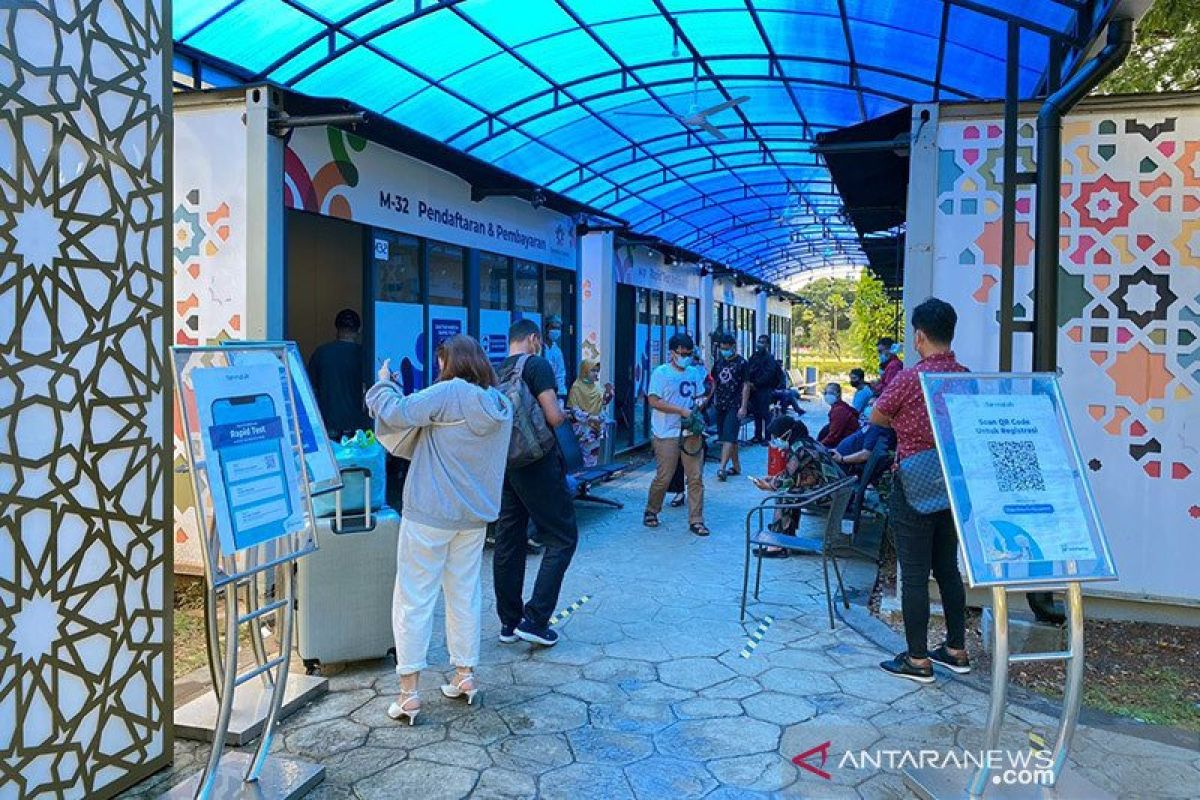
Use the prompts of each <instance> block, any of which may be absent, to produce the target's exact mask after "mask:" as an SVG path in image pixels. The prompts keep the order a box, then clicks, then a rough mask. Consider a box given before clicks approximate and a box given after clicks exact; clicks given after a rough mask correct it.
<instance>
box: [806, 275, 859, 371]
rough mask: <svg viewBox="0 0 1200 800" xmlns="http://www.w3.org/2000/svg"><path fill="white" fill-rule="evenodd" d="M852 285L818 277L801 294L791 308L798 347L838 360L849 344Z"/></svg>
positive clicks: (853, 289) (849, 281)
mask: <svg viewBox="0 0 1200 800" xmlns="http://www.w3.org/2000/svg"><path fill="white" fill-rule="evenodd" d="M855 285H856V284H855V281H853V280H850V279H848V278H821V279H819V280H815V281H813V282H812V283H810V284H808V285H807V286H805V287H804V288H803V289H802V290H801V291H800V297H801V298H802V300H801V303H800V304H798V305H796V306H794V307H793V312H792V322H793V325H794V326H795V329H796V331H797V337H796V338H797V340H798V341H799V343H800V346H801V347H806V348H809V349H811V350H814V351H816V352H817V353H818V354H821V355H830V356H834V357H841V355H842V352H843V350H845V349H846V348H847V347H848V345H849V340H848V338H847V337H848V335H849V330H850V313H849V312H850V308H851V306H852V305H853V303H854V291H855Z"/></svg>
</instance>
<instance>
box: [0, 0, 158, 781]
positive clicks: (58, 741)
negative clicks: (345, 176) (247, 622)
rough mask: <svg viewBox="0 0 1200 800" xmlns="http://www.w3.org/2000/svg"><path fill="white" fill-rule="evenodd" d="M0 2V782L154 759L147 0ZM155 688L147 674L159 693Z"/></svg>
mask: <svg viewBox="0 0 1200 800" xmlns="http://www.w3.org/2000/svg"><path fill="white" fill-rule="evenodd" d="M21 6H22V7H21V8H19V9H15V10H14V9H13V4H10V3H5V4H4V9H5V10H3V11H0V23H3V26H2V28H0V99H2V103H0V507H2V508H3V514H2V515H0V796H4V797H33V796H35V795H36V796H38V797H89V798H90V797H103V796H106V795H109V794H111V793H113V792H114V791H115V790H117V789H119V788H120V787H121V786H122V785H125V784H128V783H129V782H130V781H132V780H134V779H136V778H139V777H141V776H144V775H145V774H147V773H148V772H149V771H152V770H153V769H156V768H158V767H159V766H161V765H162V763H163V762H164V761H165V755H164V748H165V747H168V746H169V736H168V732H167V728H166V725H167V723H168V721H169V720H170V703H169V690H168V689H166V688H165V687H167V685H168V683H169V681H170V677H171V673H170V665H169V662H168V654H167V652H166V641H167V637H166V631H167V626H169V625H170V616H169V614H170V611H169V609H170V606H169V605H168V604H167V602H166V601H167V598H166V596H165V587H166V586H167V585H168V582H167V581H165V580H164V579H165V578H166V572H165V569H166V568H168V565H169V564H170V552H171V550H170V543H169V541H167V540H166V538H165V537H164V530H165V518H164V506H165V503H164V493H165V491H166V483H165V477H166V476H165V464H166V463H168V460H167V459H166V458H165V456H166V452H165V448H164V445H165V442H164V439H165V436H164V417H163V407H164V403H163V355H164V347H163V344H164V342H165V336H164V333H165V322H166V320H165V318H164V313H163V307H164V297H165V296H166V295H165V287H164V273H163V267H164V261H165V259H164V255H165V254H164V247H165V241H164V232H165V230H166V226H165V209H164V170H165V169H166V164H165V163H164V145H165V142H166V138H165V137H166V133H167V130H168V129H169V127H168V126H169V125H170V109H169V102H170V97H169V96H168V95H167V93H166V91H165V87H166V85H167V84H166V72H165V68H166V65H165V64H164V61H163V58H162V55H163V53H162V44H163V41H164V36H166V35H169V34H168V33H167V32H165V30H164V25H165V24H166V18H165V16H164V13H165V12H164V8H163V3H162V2H160V1H159V0H144V2H122V0H100V1H99V2H83V1H82V0H77V1H76V2H71V1H70V0H67V2H56V3H52V4H48V3H43V4H33V3H28V4H21ZM164 692H166V694H164Z"/></svg>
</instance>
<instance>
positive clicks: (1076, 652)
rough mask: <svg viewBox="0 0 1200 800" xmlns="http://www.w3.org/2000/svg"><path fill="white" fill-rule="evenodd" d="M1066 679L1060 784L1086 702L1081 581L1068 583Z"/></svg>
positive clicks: (1058, 748) (1057, 769)
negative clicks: (1083, 702) (1082, 704)
mask: <svg viewBox="0 0 1200 800" xmlns="http://www.w3.org/2000/svg"><path fill="white" fill-rule="evenodd" d="M1067 637H1068V641H1067V652H1068V653H1069V654H1070V655H1069V656H1068V658H1067V679H1066V683H1065V684H1064V685H1063V712H1062V719H1061V720H1059V723H1058V740H1057V741H1056V742H1055V743H1054V766H1053V767H1052V769H1053V770H1054V782H1055V783H1058V779H1059V777H1060V776H1061V775H1062V772H1063V769H1064V768H1065V767H1066V765H1067V753H1068V752H1069V751H1070V749H1071V738H1072V737H1073V736H1074V735H1075V725H1076V723H1077V722H1078V721H1079V704H1080V702H1081V701H1082V700H1083V590H1082V588H1081V587H1080V585H1079V583H1078V582H1073V583H1069V584H1067Z"/></svg>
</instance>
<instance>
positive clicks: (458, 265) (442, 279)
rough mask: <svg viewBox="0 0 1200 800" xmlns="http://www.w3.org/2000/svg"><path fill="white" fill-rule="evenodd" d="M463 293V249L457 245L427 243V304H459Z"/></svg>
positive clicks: (461, 301)
mask: <svg viewBox="0 0 1200 800" xmlns="http://www.w3.org/2000/svg"><path fill="white" fill-rule="evenodd" d="M464 295H465V283H464V281H463V249H462V248H461V247H458V246H457V245H452V244H442V243H441V242H430V243H429V304H430V305H441V306H460V305H462V304H463V297H464Z"/></svg>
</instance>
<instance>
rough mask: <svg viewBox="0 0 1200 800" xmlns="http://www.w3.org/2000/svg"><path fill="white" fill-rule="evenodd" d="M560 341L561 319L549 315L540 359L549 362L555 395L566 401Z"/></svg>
mask: <svg viewBox="0 0 1200 800" xmlns="http://www.w3.org/2000/svg"><path fill="white" fill-rule="evenodd" d="M560 339H562V317H560V316H558V314H551V315H550V316H548V317H546V338H545V340H544V344H543V346H542V357H543V358H545V359H546V360H547V361H549V362H550V367H551V369H553V370H554V384H555V390H554V391H555V393H556V394H557V395H558V398H559V399H560V400H566V398H567V360H566V358H564V357H563V351H562V345H560V344H559V340H560Z"/></svg>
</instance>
